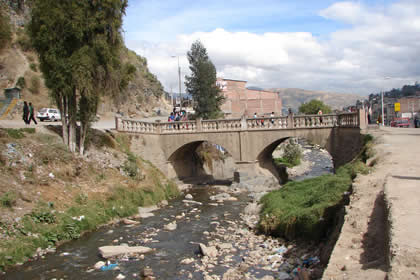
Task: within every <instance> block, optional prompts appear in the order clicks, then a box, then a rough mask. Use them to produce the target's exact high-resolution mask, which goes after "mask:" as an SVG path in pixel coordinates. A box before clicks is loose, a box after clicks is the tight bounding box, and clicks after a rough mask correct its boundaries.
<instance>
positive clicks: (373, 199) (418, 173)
mask: <svg viewBox="0 0 420 280" xmlns="http://www.w3.org/2000/svg"><path fill="white" fill-rule="evenodd" d="M368 133H370V134H372V135H373V136H374V137H375V143H376V144H375V151H376V155H375V158H377V163H376V164H375V165H374V168H373V172H371V173H370V174H367V175H358V176H357V178H356V180H355V182H354V184H353V194H352V195H351V201H350V204H349V205H348V206H347V207H346V216H345V221H344V224H343V227H342V230H341V234H340V237H339V239H338V240H337V243H336V245H335V247H334V250H333V253H332V255H331V257H330V261H329V264H328V267H327V269H326V270H325V272H324V275H323V279H386V278H388V279H420V129H414V128H390V127H384V128H383V127H381V128H380V129H376V130H369V131H368ZM389 225H390V226H389ZM388 241H390V242H389V243H388Z"/></svg>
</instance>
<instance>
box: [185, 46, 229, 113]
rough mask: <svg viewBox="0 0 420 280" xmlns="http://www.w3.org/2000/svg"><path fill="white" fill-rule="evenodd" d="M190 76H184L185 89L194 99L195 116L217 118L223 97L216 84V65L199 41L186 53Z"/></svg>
mask: <svg viewBox="0 0 420 280" xmlns="http://www.w3.org/2000/svg"><path fill="white" fill-rule="evenodd" d="M187 56H188V61H189V63H190V70H191V76H186V77H185V79H186V82H185V86H186V90H187V92H188V93H189V94H191V95H192V97H193V99H194V100H195V101H196V105H195V107H194V110H195V114H196V117H200V118H203V119H212V118H218V117H220V115H221V110H220V105H222V103H223V101H224V97H223V95H222V92H221V90H220V88H219V87H218V86H217V85H216V81H217V78H216V67H214V65H213V63H212V62H211V60H210V59H209V57H208V55H207V50H206V48H205V47H204V46H203V44H202V43H201V42H200V41H196V42H194V43H193V44H192V46H191V50H190V51H189V52H188V53H187Z"/></svg>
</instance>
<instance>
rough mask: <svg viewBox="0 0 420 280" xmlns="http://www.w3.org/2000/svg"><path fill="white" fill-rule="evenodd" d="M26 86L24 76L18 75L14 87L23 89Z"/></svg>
mask: <svg viewBox="0 0 420 280" xmlns="http://www.w3.org/2000/svg"><path fill="white" fill-rule="evenodd" d="M25 86H26V82H25V77H19V78H18V80H17V82H16V87H18V88H20V89H24V88H25Z"/></svg>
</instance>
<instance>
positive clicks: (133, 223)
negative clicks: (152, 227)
mask: <svg viewBox="0 0 420 280" xmlns="http://www.w3.org/2000/svg"><path fill="white" fill-rule="evenodd" d="M123 223H124V224H126V225H138V224H140V222H138V221H134V220H130V219H127V218H125V219H123Z"/></svg>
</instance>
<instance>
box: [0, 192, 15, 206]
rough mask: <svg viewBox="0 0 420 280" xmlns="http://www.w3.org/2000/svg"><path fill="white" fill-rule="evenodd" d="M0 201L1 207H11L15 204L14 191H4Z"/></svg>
mask: <svg viewBox="0 0 420 280" xmlns="http://www.w3.org/2000/svg"><path fill="white" fill-rule="evenodd" d="M0 203H1V206H3V207H8V208H12V207H13V206H15V205H16V194H15V193H14V192H10V191H9V192H6V193H5V194H3V195H2V196H1V197H0Z"/></svg>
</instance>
